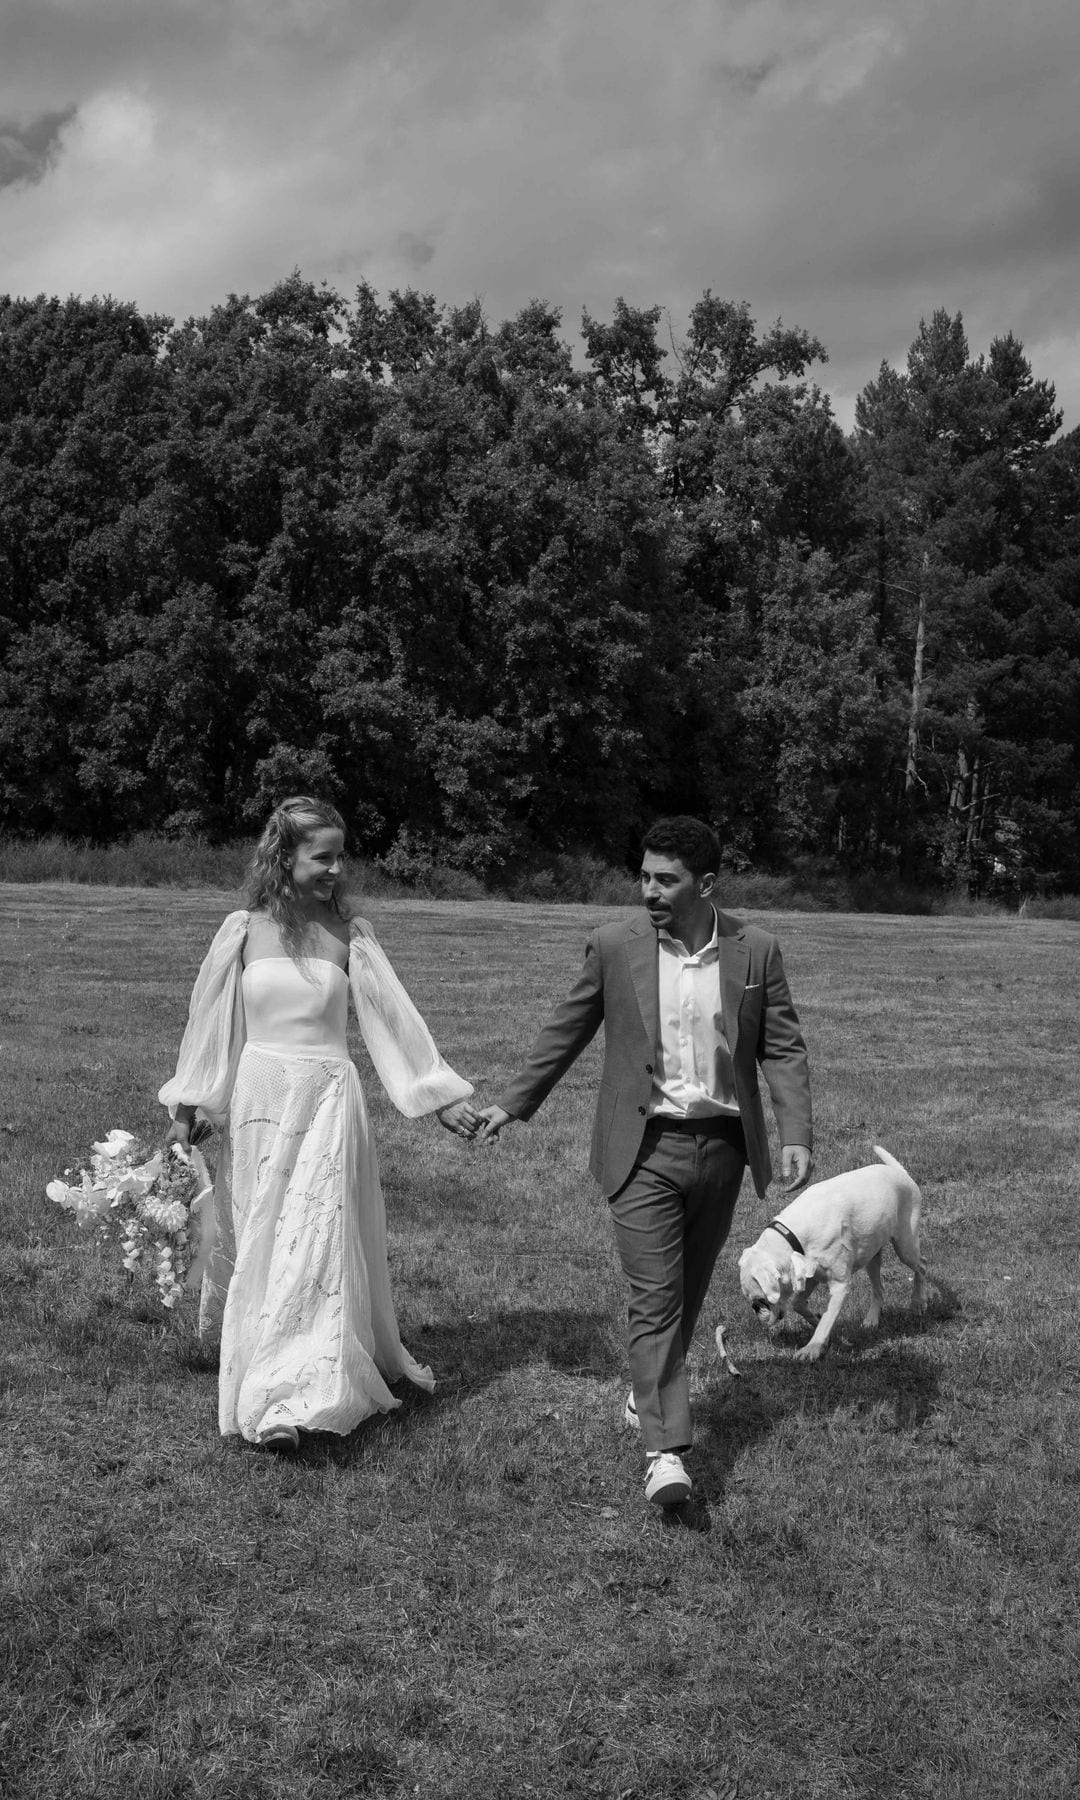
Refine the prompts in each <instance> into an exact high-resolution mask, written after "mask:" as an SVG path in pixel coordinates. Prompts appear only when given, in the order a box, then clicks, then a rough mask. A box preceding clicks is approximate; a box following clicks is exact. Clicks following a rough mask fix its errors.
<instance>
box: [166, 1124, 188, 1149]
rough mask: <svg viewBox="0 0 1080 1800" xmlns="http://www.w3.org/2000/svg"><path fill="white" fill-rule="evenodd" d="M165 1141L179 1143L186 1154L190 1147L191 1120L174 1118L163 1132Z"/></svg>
mask: <svg viewBox="0 0 1080 1800" xmlns="http://www.w3.org/2000/svg"><path fill="white" fill-rule="evenodd" d="M165 1142H166V1144H179V1146H180V1148H181V1150H183V1151H184V1152H185V1154H186V1153H187V1151H188V1150H190V1149H191V1120H190V1119H174V1120H173V1122H172V1124H171V1125H170V1126H169V1129H168V1131H167V1132H166V1133H165Z"/></svg>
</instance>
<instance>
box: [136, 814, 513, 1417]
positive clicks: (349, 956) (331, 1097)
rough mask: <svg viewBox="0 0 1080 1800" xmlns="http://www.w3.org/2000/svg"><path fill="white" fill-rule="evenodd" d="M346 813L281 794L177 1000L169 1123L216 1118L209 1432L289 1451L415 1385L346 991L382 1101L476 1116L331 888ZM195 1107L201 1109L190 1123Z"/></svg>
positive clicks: (338, 884) (425, 1373)
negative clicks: (180, 1024)
mask: <svg viewBox="0 0 1080 1800" xmlns="http://www.w3.org/2000/svg"><path fill="white" fill-rule="evenodd" d="M344 848H345V828H344V823H343V821H342V819H341V816H340V814H338V813H337V812H335V810H334V808H333V807H332V806H327V805H326V804H325V803H323V802H322V801H319V800H313V799H311V798H310V797H308V796H307V795H298V796H294V797H293V798H291V799H288V800H284V801H282V803H281V805H280V806H278V807H277V808H276V809H275V811H274V812H273V813H272V814H271V816H270V818H269V820H268V821H267V824H266V828H265V830H264V831H263V834H262V837H261V839H260V841H259V844H258V847H257V849H256V851H255V855H254V857H253V859H252V862H251V866H250V868H249V871H248V879H247V886H246V891H245V896H244V897H245V900H246V902H247V906H246V909H245V910H244V911H242V912H233V913H230V914H229V916H228V918H227V919H226V920H225V922H224V924H223V925H222V926H221V928H220V930H219V931H218V933H217V936H216V937H215V939H214V941H213V943H212V944H211V946H210V949H209V951H208V953H207V956H206V959H205V961H204V962H203V965H202V968H201V969H200V970H199V974H198V977H197V979H196V982H195V987H194V991H193V993H192V996H191V1007H190V1011H189V1016H188V1024H187V1029H186V1031H185V1033H184V1038H183V1042H182V1043H181V1046H180V1056H179V1060H178V1062H177V1065H176V1074H175V1075H174V1076H173V1078H172V1080H171V1081H167V1082H166V1083H165V1085H164V1087H163V1088H162V1089H161V1092H160V1094H159V1099H160V1100H161V1101H162V1103H163V1105H165V1106H167V1107H168V1108H169V1111H170V1114H171V1115H172V1119H173V1124H172V1129H171V1131H170V1133H169V1136H170V1138H171V1139H174V1140H175V1141H176V1142H177V1143H178V1144H180V1145H181V1146H182V1147H184V1148H187V1146H188V1145H189V1144H191V1143H196V1142H197V1141H198V1139H199V1136H200V1135H201V1134H202V1132H204V1131H205V1130H207V1129H208V1128H209V1127H208V1124H207V1123H206V1121H209V1122H210V1123H212V1124H216V1125H220V1126H222V1127H223V1137H222V1143H221V1155H220V1158H219V1162H218V1171H217V1179H216V1183H215V1193H214V1212H215V1220H213V1221H204V1231H209V1230H212V1231H213V1247H212V1250H211V1252H210V1257H209V1261H208V1264H207V1267H206V1271H205V1274H204V1276H203V1284H202V1297H201V1306H200V1316H199V1329H200V1331H201V1332H207V1331H215V1330H216V1329H217V1328H218V1326H220V1330H221V1374H220V1386H219V1401H218V1423H219V1426H220V1429H221V1431H222V1433H223V1434H224V1435H230V1434H234V1433H237V1432H239V1433H240V1434H242V1435H243V1436H244V1437H245V1438H248V1439H249V1440H251V1441H253V1442H255V1443H259V1444H265V1445H269V1446H271V1447H273V1448H277V1449H284V1450H288V1449H294V1450H295V1449H296V1448H297V1447H298V1445H299V1442H300V1433H301V1432H302V1431H333V1432H339V1433H342V1434H344V1433H346V1432H349V1431H352V1429H353V1428H354V1426H356V1425H358V1424H359V1423H360V1421H361V1420H362V1419H365V1418H367V1417H368V1416H369V1415H370V1414H371V1413H373V1412H376V1411H378V1412H386V1411H389V1409H390V1408H391V1407H394V1406H397V1405H399V1404H400V1402H399V1401H397V1400H396V1399H395V1398H394V1396H393V1394H392V1393H391V1392H390V1389H389V1386H388V1385H387V1384H388V1383H389V1382H392V1381H396V1380H399V1379H400V1378H401V1377H402V1376H407V1377H408V1379H409V1380H410V1381H413V1382H415V1383H416V1384H417V1385H418V1386H419V1387H423V1388H427V1389H428V1390H430V1389H431V1388H433V1387H434V1381H433V1378H432V1374H431V1371H430V1369H426V1368H422V1367H421V1366H420V1365H419V1364H418V1363H416V1362H414V1361H413V1359H412V1357H411V1356H410V1355H409V1353H408V1351H407V1350H406V1349H405V1348H404V1346H403V1344H402V1342H401V1339H400V1337H399V1336H398V1328H397V1320H396V1318H395V1316H394V1305H393V1300H392V1298H391V1293H390V1277H389V1271H388V1269H387V1260H386V1216H385V1210H384V1207H383V1199H382V1191H381V1189H380V1186H379V1171H378V1166H377V1164H376V1160H375V1148H374V1145H373V1143H372V1139H371V1133H370V1129H369V1126H368V1118H367V1110H366V1108H365V1105H364V1096H363V1093H362V1091H361V1087H360V1081H359V1077H358V1076H357V1072H356V1069H355V1067H354V1066H353V1063H352V1061H351V1059H350V1057H349V1054H348V1051H347V1049H346V1044H345V1027H346V1013H347V1007H348V995H349V991H350V989H351V991H352V996H353V1003H354V1005H355V1007H356V1012H357V1016H358V1018H359V1022H360V1030H361V1033H362V1035H363V1038H364V1042H365V1044H366V1045H367V1048H368V1050H369V1052H370V1055H371V1060H372V1062H373V1063H374V1065H375V1068H376V1070H377V1071H378V1074H379V1078H380V1080H381V1081H382V1083H383V1086H384V1087H385V1088H386V1091H387V1093H388V1094H389V1096H390V1098H391V1100H392V1101H393V1103H394V1105H395V1106H396V1107H397V1108H398V1109H399V1110H400V1111H401V1112H403V1113H405V1114H407V1115H408V1117H410V1118H415V1117H417V1116H418V1115H419V1114H421V1113H427V1112H437V1113H438V1116H439V1119H440V1120H441V1122H442V1124H444V1125H445V1126H446V1127H447V1128H448V1129H449V1130H451V1131H453V1132H455V1133H456V1134H457V1135H458V1136H459V1137H464V1138H471V1137H472V1136H473V1135H474V1134H475V1132H476V1129H477V1126H478V1124H479V1116H478V1114H477V1113H476V1111H475V1109H474V1108H473V1107H472V1105H471V1104H470V1102H469V1098H468V1096H469V1095H470V1094H471V1093H472V1091H473V1090H472V1088H471V1086H470V1085H469V1083H468V1082H467V1081H463V1080H462V1079H461V1077H460V1076H459V1075H455V1074H454V1071H453V1070H452V1069H451V1068H449V1066H448V1065H447V1064H446V1063H445V1062H444V1061H443V1059H442V1057H441V1056H440V1054H439V1052H438V1050H437V1049H436V1047H435V1044H434V1042H433V1041H432V1038H431V1035H430V1033H429V1032H428V1029H427V1026H426V1025H425V1024H424V1021H423V1020H422V1019H421V1017H420V1015H419V1013H418V1012H417V1011H416V1008H415V1007H414V1006H413V1004H412V1002H411V1000H410V999H409V997H408V995H407V994H406V992H405V990H404V988H403V987H402V986H401V983H400V982H399V981H398V979H397V976H396V975H395V974H394V971H393V970H392V968H391V967H390V964H389V962H388V961H387V959H386V956H385V955H384V953H383V951H382V950H381V949H380V947H379V945H378V943H377V942H376V940H375V937H374V935H373V933H372V930H371V926H370V925H369V924H367V922H366V921H365V920H363V919H358V918H352V917H351V916H350V913H349V909H348V905H347V903H346V902H345V900H344V894H343V888H344V881H343V870H344ZM196 1112H199V1113H201V1114H202V1115H203V1119H202V1120H200V1121H199V1122H198V1123H194V1121H195V1115H196Z"/></svg>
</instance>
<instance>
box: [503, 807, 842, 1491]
mask: <svg viewBox="0 0 1080 1800" xmlns="http://www.w3.org/2000/svg"><path fill="white" fill-rule="evenodd" d="M719 862H720V845H719V843H718V841H717V838H716V835H715V833H714V832H713V831H711V830H710V828H709V826H707V825H703V824H702V823H701V822H700V820H698V819H691V818H686V817H677V818H670V819H660V820H658V821H657V823H656V824H655V825H653V826H652V827H651V828H650V830H649V831H647V832H646V834H645V838H644V841H643V845H642V862H641V892H642V898H643V900H644V902H645V907H646V912H647V915H648V923H647V924H646V923H645V922H644V921H643V920H641V919H640V918H638V919H633V920H631V921H630V922H628V923H627V922H619V923H617V924H613V925H602V926H601V927H600V928H599V930H597V931H594V932H593V933H592V935H591V936H590V938H589V941H588V943H587V945H586V947H585V966H584V968H583V969H582V972H581V974H580V976H579V977H578V980H577V982H576V983H575V985H574V986H573V988H572V989H571V990H570V993H569V994H568V995H567V997H566V999H565V1000H564V1001H563V1002H562V1004H561V1005H560V1006H558V1007H556V1009H555V1011H554V1013H553V1014H552V1015H551V1018H550V1019H549V1020H548V1023H547V1024H546V1025H545V1026H544V1028H543V1030H542V1031H541V1032H540V1035H539V1037H538V1038H537V1040H536V1042H535V1044H534V1045H533V1048H532V1053H531V1055H530V1056H529V1058H528V1061H527V1062H526V1063H525V1065H524V1067H523V1068H522V1069H521V1070H520V1071H519V1072H518V1074H517V1075H516V1076H514V1078H513V1080H512V1081H511V1082H510V1083H509V1085H508V1087H506V1088H505V1090H504V1091H503V1093H502V1095H501V1096H500V1099H499V1103H498V1104H497V1105H494V1106H488V1107H486V1108H484V1109H483V1110H482V1111H481V1114H480V1117H481V1119H482V1120H483V1121H484V1124H483V1127H482V1132H481V1137H482V1138H486V1139H490V1138H493V1137H497V1136H498V1134H499V1132H500V1131H501V1130H502V1129H503V1127H504V1126H505V1125H507V1124H508V1123H509V1122H510V1121H511V1120H513V1119H528V1118H531V1117H532V1115H533V1113H534V1112H535V1111H536V1109H537V1107H538V1106H539V1105H540V1104H541V1102H542V1101H543V1100H544V1099H546V1097H547V1095H548V1094H549V1093H550V1092H551V1089H552V1088H553V1087H554V1086H555V1083H556V1082H557V1081H558V1080H559V1079H560V1077H561V1076H563V1075H564V1074H565V1073H566V1071H567V1069H568V1068H569V1067H570V1064H571V1063H572V1062H573V1061H574V1058H575V1057H577V1056H578V1055H580V1053H581V1051H582V1050H583V1049H584V1048H585V1046H586V1044H587V1043H588V1042H589V1041H590V1039H591V1038H592V1037H593V1036H594V1035H595V1033H596V1032H597V1030H598V1029H599V1027H600V1024H601V1022H603V1025H604V1037H605V1051H604V1069H603V1074H602V1077H601V1081H600V1092H599V1096H598V1099H597V1106H596V1116H595V1119H594V1123H593V1138H592V1157H591V1162H590V1167H591V1169H592V1172H593V1174H594V1175H595V1176H596V1178H597V1180H598V1181H599V1182H600V1185H601V1188H602V1189H603V1192H604V1194H605V1195H606V1197H607V1200H608V1204H609V1206H610V1209H611V1219H612V1224H613V1226H614V1229H615V1238H616V1242H617V1245H618V1250H619V1256H620V1259H621V1262H622V1267H623V1273H624V1275H625V1276H626V1279H627V1282H628V1284H629V1289H630V1297H629V1307H628V1322H629V1355H630V1376H631V1381H632V1383H633V1386H632V1388H631V1392H630V1394H629V1396H628V1398H627V1402H626V1410H625V1414H624V1417H625V1419H626V1422H627V1424H629V1425H632V1426H635V1427H638V1426H639V1427H640V1430H641V1435H642V1439H643V1441H644V1445H645V1453H646V1474H645V1494H646V1498H647V1499H649V1500H652V1501H655V1502H656V1503H657V1504H658V1505H660V1506H678V1505H679V1504H680V1502H681V1501H683V1500H685V1499H686V1498H687V1497H688V1495H689V1494H690V1490H691V1486H692V1483H691V1480H690V1476H689V1475H688V1474H687V1472H686V1468H685V1466H684V1463H683V1460H682V1459H683V1455H684V1454H685V1452H686V1451H687V1450H688V1449H689V1448H690V1444H691V1435H692V1434H691V1424H690V1396H689V1390H688V1387H687V1380H686V1362H685V1359H686V1352H687V1350H688V1348H689V1346H690V1342H691V1339H692V1338H693V1335H694V1325H695V1323H696V1321H697V1316H698V1313H699V1312H700V1310H701V1306H702V1304H703V1302H704V1299H705V1294H706V1291H707V1289H708V1286H709V1279H710V1277H711V1275H712V1271H713V1265H714V1263H715V1261H716V1258H717V1255H718V1254H719V1251H720V1248H721V1246H722V1245H723V1243H724V1240H725V1239H726V1237H727V1234H728V1230H729V1228H730V1225H731V1218H732V1214H733V1212H734V1210H735V1201H736V1198H737V1196H738V1192H739V1188H740V1185H741V1183H742V1177H743V1170H744V1169H745V1167H746V1164H747V1162H749V1164H750V1173H751V1175H752V1176H753V1180H754V1186H755V1188H756V1189H757V1192H758V1193H759V1194H760V1195H763V1194H764V1192H765V1189H766V1187H767V1185H768V1183H769V1180H770V1178H771V1175H772V1168H771V1164H770V1160H769V1149H768V1142H767V1138H766V1129H765V1115H764V1112H763V1110H762V1105H761V1097H760V1094H759V1091H758V1077H757V1065H758V1064H759V1063H760V1065H761V1068H762V1071H763V1073H764V1076H765V1080H766V1082H767V1084H768V1088H769V1094H770V1097H771V1099H772V1105H773V1111H774V1113H775V1115H776V1120H777V1125H778V1128H779V1133H780V1142H781V1145H782V1164H783V1173H784V1177H785V1182H786V1185H787V1187H788V1188H789V1189H794V1188H796V1187H800V1186H801V1185H802V1183H803V1182H804V1181H805V1180H806V1178H807V1176H808V1174H809V1172H810V1146H811V1142H812V1135H811V1112H810V1082H809V1074H808V1070H807V1061H806V1045H805V1043H804V1042H803V1037H802V1033H801V1031H800V1029H799V1021H798V1018H797V1016H796V1013H795V1008H794V1006H793V1005H792V1002H791V995H790V994H789V992H788V985H787V978H786V976H785V974H784V965H783V962H782V961H781V957H780V948H779V945H778V944H777V942H776V939H775V938H774V937H772V936H770V934H769V933H768V932H765V931H761V930H759V929H758V928H757V927H756V926H753V925H745V924H742V923H741V922H740V921H739V920H738V919H734V918H731V917H730V916H729V915H727V914H725V913H722V912H720V911H718V910H717V908H716V907H715V905H714V904H713V898H712V896H713V891H714V888H715V885H716V875H717V869H718V867H719Z"/></svg>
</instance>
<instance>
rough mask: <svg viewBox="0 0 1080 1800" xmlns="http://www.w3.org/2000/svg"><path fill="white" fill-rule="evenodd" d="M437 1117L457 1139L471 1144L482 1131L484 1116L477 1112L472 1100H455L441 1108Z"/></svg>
mask: <svg viewBox="0 0 1080 1800" xmlns="http://www.w3.org/2000/svg"><path fill="white" fill-rule="evenodd" d="M435 1117H436V1118H437V1119H438V1121H439V1124H440V1125H443V1126H445V1128H446V1130H447V1131H452V1132H453V1134H454V1136H455V1137H459V1138H465V1139H467V1140H468V1141H469V1142H470V1143H471V1142H472V1140H473V1138H474V1137H475V1136H476V1134H477V1132H478V1131H479V1129H480V1124H481V1121H482V1119H483V1114H482V1113H478V1112H477V1110H476V1108H475V1106H474V1105H473V1104H472V1101H471V1100H453V1101H451V1103H450V1105H449V1106H440V1107H439V1109H438V1111H437V1112H436V1114H435Z"/></svg>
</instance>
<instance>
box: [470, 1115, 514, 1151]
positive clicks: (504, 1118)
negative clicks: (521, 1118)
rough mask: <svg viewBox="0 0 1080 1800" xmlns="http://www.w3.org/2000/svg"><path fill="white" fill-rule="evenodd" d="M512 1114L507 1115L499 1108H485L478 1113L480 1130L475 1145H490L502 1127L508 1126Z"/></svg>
mask: <svg viewBox="0 0 1080 1800" xmlns="http://www.w3.org/2000/svg"><path fill="white" fill-rule="evenodd" d="M513 1116H514V1115H513V1113H508V1112H507V1111H506V1110H505V1109H504V1108H503V1107H501V1106H485V1107H483V1108H482V1109H481V1112H480V1130H479V1132H478V1134H477V1143H480V1144H490V1143H492V1142H493V1141H494V1139H495V1138H497V1137H498V1135H499V1133H500V1131H501V1130H502V1128H503V1126H504V1125H509V1124H510V1121H511V1120H512V1119H513Z"/></svg>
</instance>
